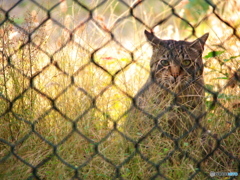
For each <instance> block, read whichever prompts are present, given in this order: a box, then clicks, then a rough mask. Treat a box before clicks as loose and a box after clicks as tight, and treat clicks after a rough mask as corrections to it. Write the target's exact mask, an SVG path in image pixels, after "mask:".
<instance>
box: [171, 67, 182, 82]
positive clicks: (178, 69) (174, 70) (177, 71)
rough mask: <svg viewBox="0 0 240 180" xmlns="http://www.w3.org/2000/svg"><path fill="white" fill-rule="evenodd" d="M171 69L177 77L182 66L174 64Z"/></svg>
mask: <svg viewBox="0 0 240 180" xmlns="http://www.w3.org/2000/svg"><path fill="white" fill-rule="evenodd" d="M170 70H171V75H172V76H173V77H174V78H175V79H176V78H177V77H178V76H179V74H180V67H179V66H176V65H172V66H171V67H170Z"/></svg>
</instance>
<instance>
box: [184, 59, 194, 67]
mask: <svg viewBox="0 0 240 180" xmlns="http://www.w3.org/2000/svg"><path fill="white" fill-rule="evenodd" d="M191 63H192V62H191V61H190V60H184V61H182V65H183V66H185V67H187V66H189V65H190V64H191Z"/></svg>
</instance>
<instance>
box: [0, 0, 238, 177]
mask: <svg viewBox="0 0 240 180" xmlns="http://www.w3.org/2000/svg"><path fill="white" fill-rule="evenodd" d="M66 2H67V3H66ZM127 2H128V3H129V4H133V1H127ZM171 2H172V3H173V1H171ZM95 3H98V2H96V1H94V2H93V3H92V4H91V7H94V6H95V5H96V4H95ZM153 3H154V2H150V3H149V4H146V1H145V2H144V3H143V4H142V5H139V6H138V8H137V9H136V10H135V11H136V12H135V13H136V16H137V17H139V18H141V19H142V20H143V21H144V22H146V24H147V25H149V26H153V25H154V24H155V23H156V22H157V21H159V20H160V19H162V18H164V17H167V15H168V14H170V13H171V10H170V9H169V8H168V7H167V6H166V5H163V3H160V4H159V5H158V6H159V7H163V9H162V11H161V12H164V13H161V14H159V13H158V12H159V11H158V9H157V8H156V7H157V6H156V5H155V6H152V4H153ZM3 5H4V4H3ZM48 5H49V7H50V6H51V4H48ZM27 6H28V4H27ZM222 6H223V5H222ZM228 6H229V7H232V8H233V7H234V5H231V4H229V5H228ZM30 7H31V6H30ZM183 7H184V4H182V3H181V4H180V5H179V6H177V7H176V9H177V12H179V13H183V14H184V13H187V10H186V12H182V11H181V12H180V9H182V8H183ZM35 9H36V7H35ZM209 12H210V11H209ZM209 12H208V13H209ZM127 13H128V9H127V8H126V6H124V5H122V4H121V3H119V2H117V1H112V2H111V3H106V4H104V5H103V6H101V7H100V8H99V9H97V10H96V11H95V12H94V19H95V21H96V22H98V25H96V24H95V23H94V22H93V20H91V21H89V22H87V23H86V24H81V22H84V20H85V17H87V15H88V14H87V12H86V11H85V10H83V8H81V9H79V6H78V5H77V4H74V3H72V4H71V3H70V2H69V1H63V3H62V4H61V6H59V8H57V9H55V10H54V11H53V12H52V15H53V17H54V18H56V17H59V22H60V23H62V24H64V25H65V26H66V27H67V28H68V29H69V30H73V39H72V41H69V38H70V35H69V31H68V30H67V29H65V30H63V29H62V28H60V26H59V25H57V24H56V23H54V22H53V21H52V20H48V21H47V22H46V23H44V25H43V26H41V27H40V28H39V29H38V30H37V31H36V32H35V33H34V34H33V35H32V41H33V42H34V43H28V44H26V45H24V46H22V45H23V44H25V43H26V42H27V36H26V34H24V33H23V32H22V31H20V30H18V29H16V28H14V27H13V26H12V25H11V24H9V23H8V22H5V23H4V24H3V25H2V26H1V27H0V36H1V37H0V43H1V44H0V46H1V47H0V48H1V61H0V62H1V65H0V128H1V131H0V179H4V180H8V179H28V178H29V179H31V178H32V179H34V178H33V177H32V175H33V172H34V173H35V175H37V176H38V177H39V179H71V178H72V177H74V178H76V177H75V176H77V175H78V176H79V177H80V178H81V179H113V178H114V177H116V176H117V175H119V174H121V176H122V178H123V179H148V178H150V177H155V175H156V174H157V173H158V172H159V173H161V174H163V175H164V176H165V177H167V178H169V179H187V178H189V176H190V175H192V174H194V173H195V172H197V171H198V170H199V169H198V167H197V162H195V161H194V160H193V158H195V159H196V161H200V160H201V159H199V158H200V157H201V155H200V152H199V151H198V148H199V147H200V145H199V142H196V143H195V145H191V144H190V142H189V141H191V140H192V139H191V138H192V137H190V136H186V137H184V138H181V139H179V145H180V147H181V149H182V150H179V149H176V144H175V142H174V141H173V140H170V139H169V138H167V137H163V136H160V135H159V134H161V133H162V132H161V130H160V129H158V128H153V129H152V131H150V132H149V130H151V127H148V128H146V126H143V129H142V132H138V133H135V132H134V128H133V129H132V131H131V132H128V133H129V134H130V135H129V134H128V135H129V136H131V138H132V139H133V140H134V141H132V142H130V141H127V140H126V139H125V138H124V137H123V135H122V133H126V130H124V128H123V124H124V122H125V120H126V118H129V116H130V114H131V111H130V112H129V113H127V114H126V112H127V110H128V109H129V107H130V106H131V98H130V97H133V96H134V95H135V94H136V92H137V91H138V90H139V89H140V87H141V86H142V85H143V84H144V82H145V80H146V79H147V77H148V70H149V67H148V64H149V58H150V56H151V50H150V47H149V45H148V44H147V43H146V41H145V38H144V36H143V30H144V29H145V27H144V25H142V24H141V23H139V22H138V21H137V20H135V19H134V18H127V19H125V20H123V21H120V22H118V19H119V18H122V17H124V16H125V15H126V14H127ZM235 13H236V12H235V11H233V12H232V13H230V12H227V13H225V12H222V14H223V16H224V17H226V18H227V17H231V18H232V17H233V15H234V14H235ZM28 14H29V15H28V16H27V18H26V19H21V18H19V19H21V21H23V22H21V23H20V25H21V26H23V25H24V24H25V25H26V24H27V26H23V27H24V28H26V31H28V32H31V31H32V30H33V29H34V28H35V27H37V25H38V24H39V23H40V22H42V19H43V18H42V16H43V15H42V14H44V13H43V12H41V11H39V10H38V9H36V10H35V12H34V11H33V12H32V13H28ZM145 14H147V16H145ZM79 17H82V18H80V20H79V21H81V22H79V21H78V22H76V19H79ZM145 18H147V19H145ZM189 18H192V17H189ZM14 21H15V22H18V21H17V18H16V19H14ZM237 21H238V22H239V19H237ZM231 22H233V23H236V20H235V21H231ZM114 23H117V24H114ZM79 24H81V25H80V26H78V25H79ZM114 25H116V26H114ZM232 25H233V26H234V27H235V26H236V24H232ZM179 27H182V25H181V20H180V19H177V18H174V17H172V18H170V19H169V21H168V22H167V23H165V24H163V25H162V26H161V29H159V27H158V26H157V27H156V28H155V29H154V30H155V32H156V34H158V35H161V37H162V38H181V39H182V38H183V37H186V36H188V35H190V34H191V29H190V28H189V27H184V28H182V29H183V30H181V29H180V28H179ZM203 29H205V30H204V31H210V39H209V41H208V43H207V48H206V49H205V53H206V54H207V53H208V52H210V51H213V50H215V51H220V50H221V51H224V53H223V54H221V55H219V56H217V57H210V58H206V59H205V65H206V68H205V83H206V88H207V89H206V106H207V108H208V113H207V116H206V120H205V122H204V124H206V125H207V126H208V130H209V132H210V134H211V136H209V137H208V139H210V140H209V141H210V142H211V143H212V144H213V145H212V147H215V145H216V144H217V142H216V138H218V139H220V140H221V141H220V143H221V150H220V149H217V150H216V151H215V152H214V153H213V154H212V155H211V156H210V157H208V159H207V160H206V161H204V162H202V163H201V170H202V171H204V172H205V173H206V174H207V175H208V174H209V172H210V171H215V172H237V171H238V172H239V169H238V168H239V158H240V151H239V144H240V142H239V139H240V131H239V122H238V121H239V113H240V110H239V103H240V98H239V97H240V94H239V93H240V91H239V86H235V87H234V88H233V89H232V88H230V87H227V88H224V85H225V84H226V83H227V80H228V78H229V77H230V76H231V73H233V71H234V70H236V69H237V68H238V67H239V57H234V56H238V55H239V54H238V53H239V48H238V46H237V45H239V40H238V39H237V38H236V37H232V38H230V40H226V39H227V38H224V37H223V36H221V37H219V36H216V34H218V35H219V34H220V35H221V32H222V34H223V31H224V34H225V36H226V37H227V36H230V35H231V34H232V31H231V29H230V28H228V27H226V26H225V25H224V24H223V23H222V22H220V21H219V20H218V19H217V18H216V17H215V16H213V15H212V16H210V17H209V19H208V20H206V21H205V22H204V23H203V24H202V26H199V27H198V28H197V33H198V34H199V35H200V34H203ZM223 29H224V30H223ZM108 31H112V32H113V33H114V35H115V38H116V40H117V42H115V41H111V42H109V43H108V44H106V45H105V43H107V42H108V41H109V40H111V37H110V35H109V33H107V32H108ZM218 31H219V32H218ZM220 31H221V32H220ZM166 32H168V33H166ZM236 33H237V34H238V35H239V26H238V29H237V31H236ZM180 34H181V37H180ZM118 42H119V43H121V45H122V46H121V45H120V44H119V43H118ZM216 43H217V45H218V46H215V45H216ZM221 43H222V44H221ZM219 44H220V45H223V46H224V48H225V49H223V47H220V46H219ZM98 48H100V49H99V50H98V51H96V52H95V50H96V49H98ZM93 52H94V55H93V56H91V53H93ZM131 53H132V54H133V59H132V57H131ZM230 57H234V58H230ZM216 92H219V94H218V101H217V103H214V98H213V95H214V93H216ZM126 93H127V94H128V96H127V95H126ZM135 115H136V116H138V117H133V118H134V119H135V120H136V121H134V122H135V124H133V127H135V126H139V125H140V124H139V121H138V119H148V118H147V117H146V115H145V114H143V113H142V112H140V111H139V113H138V114H135ZM130 117H131V116H130ZM237 118H238V121H237ZM237 123H238V124H237ZM162 127H163V128H165V129H167V126H165V125H164V124H162ZM129 131H130V130H129ZM131 133H132V135H131ZM144 134H145V135H146V134H149V135H148V136H146V137H145V138H141V137H142V136H143V135H144ZM189 138H190V140H189ZM136 142H138V148H137V149H136V148H135V147H136V144H135V143H136ZM183 151H186V152H188V153H189V154H190V156H191V157H192V158H189V157H188V156H186V155H185V154H184V152H183ZM224 152H229V153H230V154H231V156H233V157H235V159H232V158H230V155H229V156H228V154H226V153H224ZM237 158H238V160H237ZM146 159H148V161H146ZM158 165H160V166H158ZM116 168H117V169H118V170H119V171H116ZM33 169H34V170H36V171H33ZM118 173H119V174H118ZM156 179H163V177H161V176H156ZM194 179H209V177H207V176H205V175H203V174H202V173H198V174H197V175H196V176H195V178H194ZM218 179H221V178H218ZM222 179H223V178H222Z"/></svg>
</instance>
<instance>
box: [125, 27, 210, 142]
mask: <svg viewBox="0 0 240 180" xmlns="http://www.w3.org/2000/svg"><path fill="white" fill-rule="evenodd" d="M145 35H146V38H147V40H148V41H149V42H150V44H151V46H152V49H153V51H152V58H151V61H150V75H149V78H148V80H147V82H146V83H145V85H144V86H143V87H142V88H141V90H140V91H139V92H138V93H137V95H136V96H135V98H134V99H135V103H134V105H133V110H132V112H131V115H129V117H128V120H127V121H126V124H125V130H126V132H127V134H128V135H129V137H130V138H133V139H135V138H137V139H138V138H139V136H140V137H141V136H144V135H145V134H147V133H149V131H151V130H152V129H154V128H155V129H156V128H157V129H160V131H161V132H162V133H163V134H166V135H167V136H169V137H173V138H174V137H175V138H178V137H180V136H182V135H183V134H184V133H186V132H189V131H193V130H194V128H195V127H198V124H199V123H200V120H201V119H203V117H204V112H205V104H204V88H203V86H204V80H203V68H204V67H203V62H202V53H203V50H204V44H205V42H206V40H207V38H208V33H206V34H204V35H203V36H202V37H200V38H198V39H196V40H195V41H193V42H187V41H175V40H161V39H159V38H158V37H156V36H155V35H154V34H153V33H150V32H148V31H146V30H145ZM191 128H192V129H191Z"/></svg>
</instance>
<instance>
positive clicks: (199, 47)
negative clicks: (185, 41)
mask: <svg viewBox="0 0 240 180" xmlns="http://www.w3.org/2000/svg"><path fill="white" fill-rule="evenodd" d="M208 36H209V33H206V34H204V35H203V36H201V37H200V38H198V39H196V40H195V41H193V42H192V43H191V45H190V46H191V47H193V48H195V49H197V50H200V52H203V50H204V45H205V43H206V41H207V38H208Z"/></svg>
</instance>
